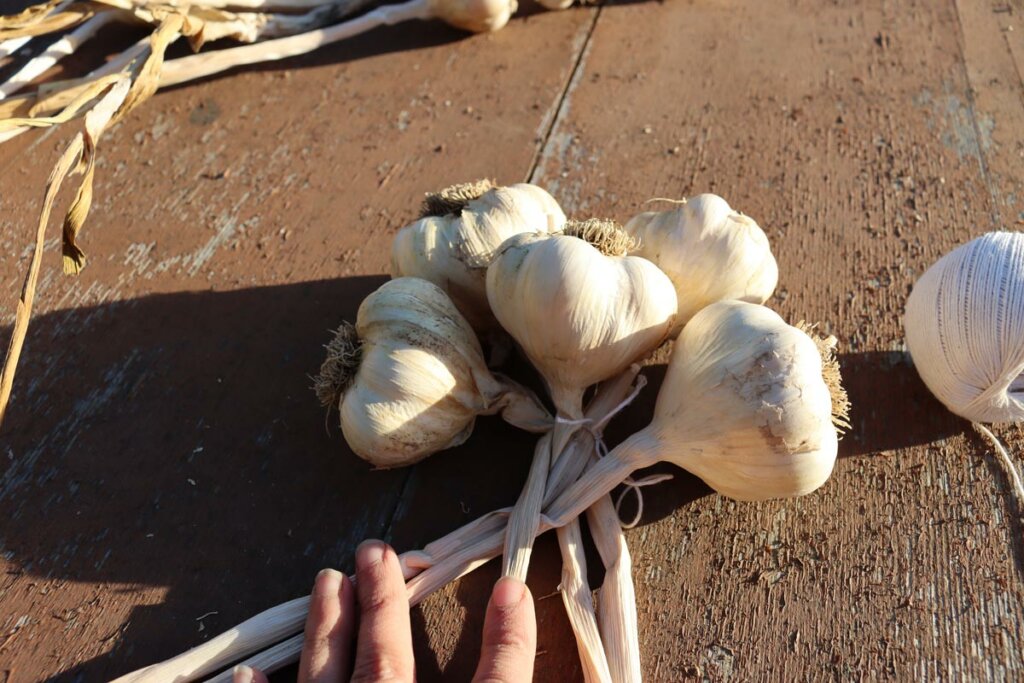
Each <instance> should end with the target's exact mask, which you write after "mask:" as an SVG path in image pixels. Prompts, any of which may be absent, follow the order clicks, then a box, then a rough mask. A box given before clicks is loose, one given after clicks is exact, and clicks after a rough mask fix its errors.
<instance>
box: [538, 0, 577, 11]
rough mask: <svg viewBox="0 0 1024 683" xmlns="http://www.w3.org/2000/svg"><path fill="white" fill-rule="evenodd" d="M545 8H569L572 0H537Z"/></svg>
mask: <svg viewBox="0 0 1024 683" xmlns="http://www.w3.org/2000/svg"><path fill="white" fill-rule="evenodd" d="M538 2H540V4H541V6H542V7H544V8H545V9H550V10H557V9H569V8H570V7H572V0H538Z"/></svg>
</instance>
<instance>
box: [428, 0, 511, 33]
mask: <svg viewBox="0 0 1024 683" xmlns="http://www.w3.org/2000/svg"><path fill="white" fill-rule="evenodd" d="M427 2H428V6H429V10H428V11H429V14H430V15H432V16H435V17H437V18H438V19H441V20H442V21H444V22H446V23H448V24H451V25H452V26H454V27H456V28H461V29H463V30H465V31H471V32H473V33H486V32H488V31H497V30H498V29H500V28H502V27H503V26H504V25H505V24H507V23H508V20H509V19H510V18H511V17H512V15H513V14H515V13H516V9H518V7H519V5H518V3H516V0H427Z"/></svg>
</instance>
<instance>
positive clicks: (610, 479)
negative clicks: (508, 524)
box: [547, 301, 849, 520]
mask: <svg viewBox="0 0 1024 683" xmlns="http://www.w3.org/2000/svg"><path fill="white" fill-rule="evenodd" d="M834 353H835V339H834V338H832V337H830V338H828V339H819V340H815V339H812V337H811V336H810V335H809V334H808V333H807V328H801V327H793V326H790V325H788V324H786V322H785V321H783V320H782V318H780V317H779V316H778V314H776V313H775V312H773V311H771V310H770V309H768V308H765V307H764V306H759V305H756V304H751V303H745V302H740V301H721V302H718V303H714V304H711V305H710V306H708V307H706V308H705V309H703V310H702V311H700V312H699V313H698V314H697V315H695V316H694V317H693V319H692V320H691V321H690V322H689V323H688V324H687V325H686V327H684V328H683V331H682V334H680V335H679V339H678V340H677V342H676V345H675V348H674V349H673V353H672V359H671V361H670V362H669V366H668V371H667V372H666V375H665V379H664V382H663V384H662V387H661V390H660V391H659V393H658V401H657V404H656V406H655V410H654V418H653V420H652V421H651V423H650V425H648V426H647V427H645V428H644V429H642V430H640V431H639V432H637V433H636V434H634V435H632V436H631V437H629V438H628V439H626V440H625V441H624V442H622V443H621V444H620V445H619V446H617V447H616V448H615V449H613V450H612V451H611V453H609V454H608V455H607V456H606V457H604V458H602V459H601V460H600V461H599V462H598V463H597V464H596V465H594V466H593V467H592V468H591V469H589V470H587V472H586V473H585V474H584V475H583V477H582V478H580V480H579V481H578V482H577V483H576V484H575V485H573V487H571V488H570V489H569V490H567V491H566V492H564V493H563V494H562V495H561V496H559V498H558V499H557V500H556V501H555V502H554V503H552V505H551V506H550V507H549V508H548V509H547V514H548V515H549V516H551V517H552V518H553V519H556V518H557V519H559V520H561V519H571V518H572V517H574V516H576V515H578V514H579V513H580V512H582V511H583V510H584V509H586V508H587V507H588V506H589V505H591V504H592V503H593V501H594V500H596V499H597V498H599V497H600V496H601V495H603V494H604V493H607V492H608V491H610V490H611V489H613V488H614V487H615V486H616V485H617V484H619V483H620V482H621V481H623V480H624V479H625V478H626V477H627V476H628V475H629V474H630V473H631V472H633V471H634V470H637V469H640V468H642V467H647V466H650V465H653V464H655V463H657V462H660V461H667V462H672V463H674V464H676V465H678V466H680V467H682V468H684V469H686V470H689V471H690V472H692V473H694V474H696V475H697V476H698V477H700V478H701V479H703V480H704V482H705V483H707V484H708V485H709V486H710V487H711V488H713V489H714V490H715V491H717V492H718V493H720V494H722V495H724V496H728V497H729V498H733V499H736V500H742V501H757V500H766V499H771V498H791V497H795V496H801V495H804V494H807V493H810V492H812V491H814V490H815V489H817V488H818V487H820V486H821V485H822V484H824V483H825V481H826V480H827V479H828V478H829V476H830V474H831V473H832V468H833V465H834V464H835V460H836V454H837V451H838V445H839V443H838V442H839V431H838V428H837V427H845V426H847V423H846V414H847V411H848V409H849V403H848V401H847V398H846V392H845V391H844V390H843V389H842V386H841V383H840V377H839V369H838V363H837V362H836V360H835V356H834Z"/></svg>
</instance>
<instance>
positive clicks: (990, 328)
mask: <svg viewBox="0 0 1024 683" xmlns="http://www.w3.org/2000/svg"><path fill="white" fill-rule="evenodd" d="M903 325H904V328H905V331H906V336H907V348H908V349H909V350H910V355H911V357H912V358H913V360H914V366H915V367H916V368H917V371H918V373H919V374H920V375H921V379H922V380H924V383H925V384H926V385H927V386H928V389H930V390H931V392H932V393H933V394H935V396H936V398H938V399H939V400H940V401H942V403H943V404H945V406H946V407H947V408H949V409H950V410H951V411H952V412H954V413H956V414H957V415H960V416H961V417H965V418H967V419H968V420H971V421H974V422H1020V421H1022V420H1024V233H1010V232H990V233H988V234H986V235H982V236H981V237H978V238H976V239H974V240H971V241H970V242H968V243H967V244H964V245H961V246H959V247H957V248H956V249H954V250H953V251H952V252H950V253H949V254H947V255H945V256H943V257H942V258H941V259H939V261H938V262H937V263H935V264H934V265H933V266H932V267H931V268H929V269H928V270H927V271H926V272H925V274H924V275H922V276H921V279H920V280H918V281H917V283H916V284H915V285H914V289H913V291H912V292H911V294H910V298H909V299H908V300H907V310H906V316H905V317H904V321H903Z"/></svg>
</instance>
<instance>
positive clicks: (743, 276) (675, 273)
mask: <svg viewBox="0 0 1024 683" xmlns="http://www.w3.org/2000/svg"><path fill="white" fill-rule="evenodd" d="M625 229H626V232H628V233H629V234H630V235H631V236H633V237H634V238H635V239H636V240H637V241H638V242H639V246H638V247H637V248H636V250H635V251H633V252H632V253H634V254H635V255H637V256H643V257H644V258H646V259H649V260H650V261H652V262H653V263H654V264H655V265H657V266H658V267H659V268H661V269H662V270H663V271H665V274H666V275H668V277H669V279H670V280H672V284H674V285H675V287H676V295H677V297H678V302H679V314H678V316H677V318H676V330H675V331H676V332H678V331H679V330H681V329H682V328H683V325H685V324H686V322H687V321H688V320H689V319H690V318H692V317H693V316H694V315H695V314H696V313H697V311H699V310H701V309H702V308H704V307H705V306H707V305H709V304H712V303H714V302H716V301H722V300H724V299H737V300H739V301H748V302H750V303H755V304H762V303H764V302H765V301H767V300H768V298H769V297H770V296H771V295H772V292H774V291H775V285H776V284H777V283H778V279H779V267H778V265H777V264H776V262H775V257H774V256H773V255H772V251H771V248H770V247H769V245H768V237H767V236H766V235H765V234H764V231H763V230H762V229H761V228H760V226H758V224H757V223H756V222H755V221H754V220H753V219H752V218H750V217H748V216H744V215H743V214H741V213H739V212H737V211H734V210H733V209H732V207H730V206H729V204H728V203H727V202H726V201H725V200H724V199H722V198H721V197H719V196H717V195H713V194H702V195H698V196H696V197H693V198H691V199H688V200H685V199H684V200H683V201H682V202H681V203H680V205H679V206H677V207H676V208H674V209H670V210H668V211H648V212H645V213H641V214H639V215H637V216H634V217H633V218H632V219H631V220H630V221H629V222H628V223H627V224H626V227H625Z"/></svg>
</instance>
